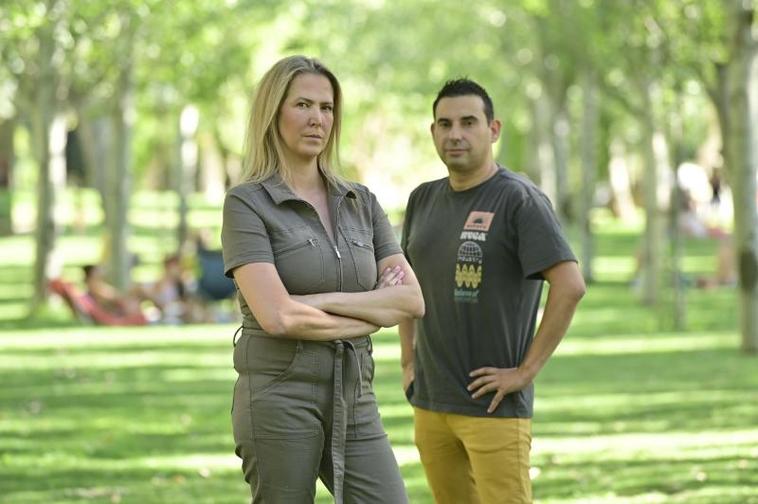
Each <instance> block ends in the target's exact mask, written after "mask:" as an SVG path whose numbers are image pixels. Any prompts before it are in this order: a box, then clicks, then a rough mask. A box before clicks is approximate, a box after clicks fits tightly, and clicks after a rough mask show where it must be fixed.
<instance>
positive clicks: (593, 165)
mask: <svg viewBox="0 0 758 504" xmlns="http://www.w3.org/2000/svg"><path fill="white" fill-rule="evenodd" d="M582 105H583V111H582V138H581V149H582V150H581V153H582V189H581V195H580V198H579V199H580V201H579V204H580V206H581V208H580V211H579V227H580V233H581V234H580V240H581V256H580V258H581V263H582V274H583V275H584V280H585V281H586V282H588V283H589V282H592V280H593V272H592V258H593V256H594V253H595V243H594V236H593V233H592V215H591V214H592V208H593V206H594V201H595V180H596V178H597V124H598V108H597V83H596V82H595V76H594V72H592V71H588V72H586V73H585V75H584V78H583V79H582Z"/></svg>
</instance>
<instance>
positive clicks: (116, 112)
mask: <svg viewBox="0 0 758 504" xmlns="http://www.w3.org/2000/svg"><path fill="white" fill-rule="evenodd" d="M122 20H123V22H124V27H125V28H124V29H125V32H126V36H125V40H124V54H123V56H122V60H121V61H122V66H121V68H120V71H119V77H118V82H117V84H116V99H115V107H114V109H113V111H112V124H113V141H112V144H111V146H112V149H113V151H112V155H111V166H112V171H111V173H112V176H111V177H110V180H107V181H106V182H107V185H108V186H109V187H110V190H109V194H108V195H107V198H106V205H110V208H111V212H110V214H111V221H110V223H109V225H110V228H109V231H110V232H109V238H110V278H111V281H112V282H113V284H114V285H115V286H116V287H117V288H118V289H121V290H126V288H127V287H128V285H129V273H130V271H129V270H130V268H131V257H130V255H129V248H128V239H129V235H130V229H129V219H128V213H129V200H130V196H131V189H132V173H131V133H132V131H131V130H132V125H133V124H134V116H135V109H134V97H133V93H134V89H133V88H134V82H133V78H134V76H133V71H134V69H133V61H132V56H133V54H132V50H133V45H132V44H133V26H131V22H132V19H131V18H130V16H129V14H125V15H122Z"/></svg>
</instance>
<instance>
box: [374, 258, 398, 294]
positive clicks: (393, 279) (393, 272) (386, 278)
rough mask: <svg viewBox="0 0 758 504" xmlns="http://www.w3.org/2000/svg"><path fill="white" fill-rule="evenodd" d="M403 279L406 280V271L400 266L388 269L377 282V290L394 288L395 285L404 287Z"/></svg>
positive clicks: (385, 269)
mask: <svg viewBox="0 0 758 504" xmlns="http://www.w3.org/2000/svg"><path fill="white" fill-rule="evenodd" d="M403 278H405V271H403V267H402V266H400V265H399V264H398V265H396V266H394V267H389V266H388V267H386V268H384V270H383V271H382V274H381V275H380V276H379V280H378V281H377V282H376V287H375V288H374V290H376V289H383V288H384V287H393V286H395V285H402V283H403Z"/></svg>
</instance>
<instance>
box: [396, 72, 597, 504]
mask: <svg viewBox="0 0 758 504" xmlns="http://www.w3.org/2000/svg"><path fill="white" fill-rule="evenodd" d="M432 110H433V113H434V123H433V124H432V127H431V129H432V137H433V139H434V144H435V146H436V148H437V153H438V154H439V156H440V158H441V159H442V161H443V162H444V163H445V165H446V166H447V169H448V177H445V178H443V179H440V180H436V181H433V182H427V183H424V184H422V185H420V186H419V187H417V188H416V189H415V190H414V191H413V193H412V194H411V196H410V199H409V202H408V208H407V210H406V220H405V225H404V228H403V249H404V251H405V254H406V256H407V257H408V260H409V262H410V263H411V265H412V266H413V269H414V271H415V272H416V275H417V277H418V280H419V283H420V284H421V288H422V291H423V294H424V299H425V300H426V308H427V310H426V315H425V316H424V317H423V319H421V320H418V321H416V322H414V321H407V322H403V323H401V324H400V336H401V344H402V357H401V361H402V365H403V386H404V388H405V390H406V395H407V396H408V398H409V400H410V402H411V404H413V406H414V416H415V438H416V446H417V447H418V449H419V453H420V455H421V462H422V464H423V465H424V470H425V472H426V476H427V479H428V481H429V485H430V487H431V489H432V493H433V494H434V498H435V500H436V501H437V502H438V503H440V504H448V503H449V504H460V503H467V504H470V503H482V504H492V503H500V502H503V503H506V502H507V503H512V502H513V503H515V502H518V503H521V502H531V500H532V492H531V482H530V480H529V451H530V447H531V417H532V404H533V398H534V395H533V393H534V389H533V384H532V383H533V381H534V378H535V377H536V376H537V373H538V372H539V371H540V369H541V368H542V367H543V366H544V365H545V362H547V360H548V358H549V357H550V355H551V354H552V353H553V351H554V350H555V348H556V347H557V346H558V343H559V342H560V340H561V339H562V338H563V335H564V334H565V333H566V330H567V329H568V327H569V324H570V322H571V318H572V317H573V314H574V311H575V309H576V306H577V304H578V302H579V300H580V299H581V298H582V296H583V295H584V292H585V286H584V280H583V279H582V275H581V273H580V272H579V268H578V267H577V263H576V258H575V257H574V254H573V253H572V252H571V249H570V248H569V245H568V243H567V242H566V239H565V238H564V236H563V233H562V232H561V229H560V225H559V224H558V221H557V219H556V217H555V214H554V213H553V210H552V207H551V205H550V202H549V201H548V199H547V198H546V197H545V195H544V194H543V193H542V192H541V191H540V190H539V189H538V188H537V187H536V186H535V185H534V184H532V183H531V182H530V181H528V180H527V179H526V178H524V177H521V176H519V175H515V174H514V173H512V172H510V171H508V170H506V169H505V168H503V167H501V166H498V165H497V164H496V163H495V161H494V159H493V155H492V144H493V143H494V142H495V141H496V140H497V138H498V136H499V134H500V126H501V124H500V121H498V120H497V119H495V118H494V111H493V106H492V101H491V99H490V97H489V96H488V95H487V92H486V91H485V90H484V89H483V88H482V87H481V86H479V85H478V84H476V83H475V82H473V81H471V80H468V79H459V80H453V81H449V82H447V83H446V84H445V85H444V87H443V88H442V89H441V90H440V92H439V94H438V96H437V99H436V100H435V101H434V105H433V107H432ZM543 279H544V280H547V282H548V283H549V285H550V288H549V291H548V296H547V302H546V305H545V310H544V314H543V316H542V321H541V323H540V325H539V328H538V329H537V331H536V334H535V326H536V319H537V310H538V307H539V302H540V294H541V292H542V285H543Z"/></svg>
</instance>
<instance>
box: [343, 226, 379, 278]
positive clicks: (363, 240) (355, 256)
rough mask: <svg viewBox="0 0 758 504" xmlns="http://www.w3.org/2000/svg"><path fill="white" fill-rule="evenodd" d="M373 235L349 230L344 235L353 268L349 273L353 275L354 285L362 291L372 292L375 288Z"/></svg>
mask: <svg viewBox="0 0 758 504" xmlns="http://www.w3.org/2000/svg"><path fill="white" fill-rule="evenodd" d="M373 235H374V233H373V232H372V231H371V230H361V229H349V228H348V229H347V230H346V233H345V238H346V241H347V244H348V249H349V250H350V258H351V262H352V267H353V268H352V271H350V272H349V273H353V274H354V275H355V283H357V284H358V286H360V289H362V290H373V288H374V287H376V280H377V271H376V256H375V255H374V244H373V242H374V236H373Z"/></svg>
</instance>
